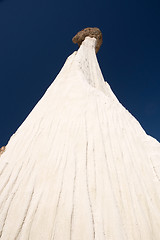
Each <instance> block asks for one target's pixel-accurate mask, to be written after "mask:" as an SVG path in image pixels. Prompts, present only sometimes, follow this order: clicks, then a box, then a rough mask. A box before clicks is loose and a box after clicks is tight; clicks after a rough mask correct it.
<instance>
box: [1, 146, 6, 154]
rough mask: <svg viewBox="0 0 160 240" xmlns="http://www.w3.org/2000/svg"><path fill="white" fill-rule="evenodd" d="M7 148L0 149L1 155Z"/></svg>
mask: <svg viewBox="0 0 160 240" xmlns="http://www.w3.org/2000/svg"><path fill="white" fill-rule="evenodd" d="M5 148H6V147H5V146H3V147H1V148H0V155H1V154H2V153H3V152H4V151H5Z"/></svg>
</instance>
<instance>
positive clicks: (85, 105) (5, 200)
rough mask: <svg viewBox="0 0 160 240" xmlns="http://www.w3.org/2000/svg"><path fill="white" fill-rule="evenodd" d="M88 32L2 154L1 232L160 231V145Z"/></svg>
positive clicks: (24, 239) (126, 239) (131, 234)
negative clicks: (107, 72)
mask: <svg viewBox="0 0 160 240" xmlns="http://www.w3.org/2000/svg"><path fill="white" fill-rule="evenodd" d="M95 41H96V40H95V39H94V38H89V37H87V38H86V39H85V41H84V42H83V43H82V45H81V47H80V49H79V50H78V51H77V52H74V53H73V54H72V55H71V56H70V57H69V58H68V59H67V61H66V63H65V65H64V67H63V68H62V70H61V72H60V73H59V75H58V76H57V78H56V79H55V81H54V82H53V84H52V85H51V86H50V87H49V89H48V90H47V91H46V93H45V95H44V96H43V97H42V99H41V100H40V101H39V102H38V104H37V105H36V106H35V108H34V109H33V110H32V112H31V113H30V115H29V116H28V117H27V119H26V120H25V121H24V123H23V124H22V125H21V126H20V128H19V129H18V130H17V132H16V133H15V134H14V135H13V136H12V137H11V139H10V141H9V143H8V145H7V146H6V150H5V152H4V153H3V154H2V155H1V157H0V236H1V237H0V239H1V240H15V239H16V240H19V239H20V240H95V239H96V240H159V239H160V144H159V143H158V142H157V141H156V140H155V139H153V138H152V137H150V136H148V135H147V134H146V133H145V132H144V130H143V129H142V127H141V126H140V124H139V123H138V122H137V120H136V119H135V118H134V117H133V116H132V115H131V114H130V113H129V112H128V111H127V110H126V109H125V108H124V107H123V106H122V105H121V104H120V103H119V101H118V100H117V98H116V97H115V95H114V94H113V92H112V91H111V89H110V87H109V85H108V84H107V83H105V82H104V80H103V76H102V74H101V71H100V68H99V65H98V62H97V59H96V55H95V50H94V48H95Z"/></svg>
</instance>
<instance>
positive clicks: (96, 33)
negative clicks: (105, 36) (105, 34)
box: [72, 27, 102, 53]
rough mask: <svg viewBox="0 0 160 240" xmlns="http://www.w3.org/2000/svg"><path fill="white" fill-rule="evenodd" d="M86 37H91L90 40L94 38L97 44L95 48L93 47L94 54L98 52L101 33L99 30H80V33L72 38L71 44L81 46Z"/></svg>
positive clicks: (89, 28) (100, 43)
mask: <svg viewBox="0 0 160 240" xmlns="http://www.w3.org/2000/svg"><path fill="white" fill-rule="evenodd" d="M86 37H91V38H93V37H94V38H96V39H97V42H96V47H95V51H96V53H97V52H98V51H99V49H100V46H101V45H102V32H101V30H100V29H99V28H96V27H94V28H91V27H88V28H85V29H83V30H81V31H80V32H78V33H77V34H76V35H75V36H74V37H73V38H72V41H73V43H77V44H78V46H79V47H80V45H81V44H82V42H83V41H84V39H85V38H86Z"/></svg>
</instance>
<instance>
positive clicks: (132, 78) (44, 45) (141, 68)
mask: <svg viewBox="0 0 160 240" xmlns="http://www.w3.org/2000/svg"><path fill="white" fill-rule="evenodd" d="M85 27H99V28H100V29H101V31H102V33H103V45H102V47H101V49H100V51H99V53H98V60H99V64H100V67H101V70H102V73H103V75H104V78H105V80H106V81H108V83H109V84H110V86H111V88H112V90H113V92H114V93H115V94H116V96H117V97H118V99H119V100H120V102H121V103H122V104H123V105H124V106H125V107H126V108H127V109H128V110H129V112H131V113H132V115H133V116H135V117H136V119H137V120H138V121H139V122H140V124H141V125H142V127H143V128H144V130H145V131H146V132H147V134H149V135H151V136H153V137H155V138H156V139H157V140H159V141H160V1H159V0H134V1H133V0H132V1H130V0H112V1H111V0H103V1H102V0H99V1H94V0H92V1H90V0H85V1H83V0H81V1H75V0H74V1H73V0H68V1H62V0H61V1H54V0H43V1H42V0H0V108H1V110H0V126H1V127H0V146H2V145H6V144H7V142H8V140H9V138H10V137H11V135H12V134H13V133H14V132H15V131H16V130H17V128H18V127H19V126H20V125H21V123H22V122H23V121H24V119H25V118H26V117H27V115H28V114H29V113H30V111H31V110H32V109H33V107H34V106H35V104H36V103H37V102H38V101H39V99H40V98H41V97H42V96H43V94H44V93H45V91H46V89H47V88H48V87H49V85H50V84H51V83H52V81H53V80H54V78H55V77H56V75H57V74H58V72H59V71H60V69H61V68H62V66H63V64H64V62H65V60H66V58H67V57H68V56H69V55H70V54H71V53H72V52H73V51H75V50H77V46H76V45H74V44H73V43H72V37H73V36H74V35H75V34H76V33H77V32H78V31H79V30H81V29H83V28H85ZM53 104H54V103H53Z"/></svg>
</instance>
